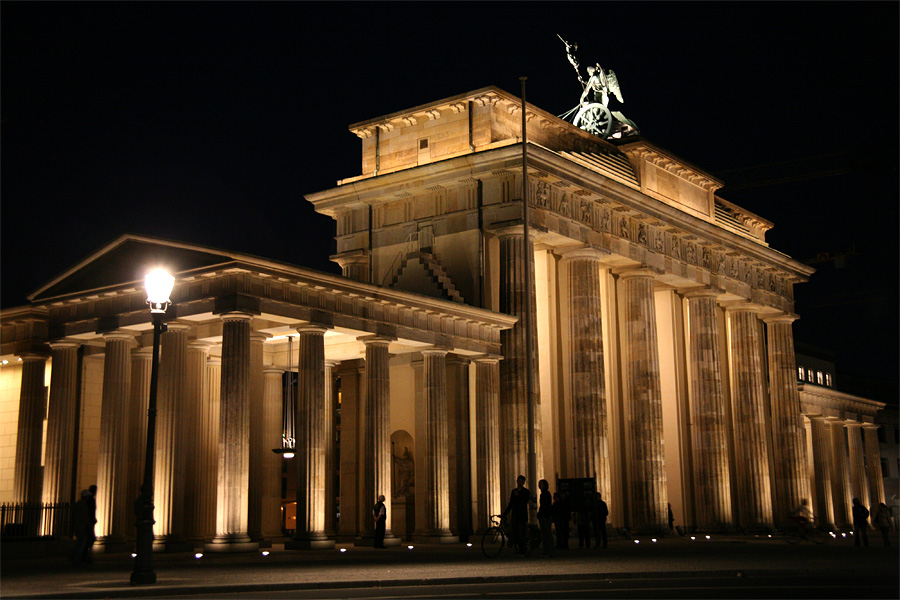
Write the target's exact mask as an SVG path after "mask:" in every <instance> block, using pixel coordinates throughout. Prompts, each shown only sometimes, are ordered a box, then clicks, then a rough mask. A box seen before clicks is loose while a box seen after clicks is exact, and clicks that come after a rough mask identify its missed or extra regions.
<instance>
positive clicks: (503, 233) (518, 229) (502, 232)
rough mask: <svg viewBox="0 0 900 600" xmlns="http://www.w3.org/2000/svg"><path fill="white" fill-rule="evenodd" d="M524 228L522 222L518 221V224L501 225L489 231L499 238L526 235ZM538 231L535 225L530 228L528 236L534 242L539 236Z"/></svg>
mask: <svg viewBox="0 0 900 600" xmlns="http://www.w3.org/2000/svg"><path fill="white" fill-rule="evenodd" d="M522 229H523V228H522V224H521V223H517V224H516V225H509V226H507V227H500V228H498V229H493V230H489V231H490V233H492V234H494V235H495V236H497V237H498V238H510V237H525V232H524V231H523V230H522ZM537 233H538V232H537V231H535V230H534V228H533V227H530V228H529V229H528V238H529V239H530V240H531V241H532V242H533V241H534V239H535V238H536V237H537Z"/></svg>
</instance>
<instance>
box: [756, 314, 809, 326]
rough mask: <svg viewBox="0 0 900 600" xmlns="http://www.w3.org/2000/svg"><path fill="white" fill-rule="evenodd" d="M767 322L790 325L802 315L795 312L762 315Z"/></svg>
mask: <svg viewBox="0 0 900 600" xmlns="http://www.w3.org/2000/svg"><path fill="white" fill-rule="evenodd" d="M760 318H761V319H762V320H763V321H764V322H765V323H766V324H771V323H787V324H788V325H790V324H791V323H793V322H794V321H796V320H797V319H799V318H800V315H795V314H793V313H779V314H776V315H768V316H763V317H760Z"/></svg>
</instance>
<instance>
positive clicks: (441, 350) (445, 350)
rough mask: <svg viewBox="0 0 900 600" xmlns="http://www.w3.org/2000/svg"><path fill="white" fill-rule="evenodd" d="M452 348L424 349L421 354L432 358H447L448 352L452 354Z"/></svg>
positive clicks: (433, 347) (436, 347)
mask: <svg viewBox="0 0 900 600" xmlns="http://www.w3.org/2000/svg"><path fill="white" fill-rule="evenodd" d="M450 350H452V348H450V347H449V346H431V347H430V348H422V349H421V350H419V352H420V353H421V354H422V355H423V356H425V355H431V356H446V355H447V353H448V352H450Z"/></svg>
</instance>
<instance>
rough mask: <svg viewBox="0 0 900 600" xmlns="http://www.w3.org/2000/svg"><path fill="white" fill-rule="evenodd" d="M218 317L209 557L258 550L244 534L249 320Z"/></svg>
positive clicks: (238, 314)
mask: <svg viewBox="0 0 900 600" xmlns="http://www.w3.org/2000/svg"><path fill="white" fill-rule="evenodd" d="M252 318H253V316H252V315H250V314H247V313H241V312H229V313H224V314H223V315H222V385H221V398H220V413H219V457H218V458H219V460H218V463H219V465H218V468H219V479H218V501H217V513H218V518H217V523H216V537H215V538H213V540H212V542H210V543H208V544H206V546H205V547H206V550H207V551H209V552H250V551H253V550H256V549H258V548H259V544H257V543H256V542H252V541H251V540H250V536H249V535H248V533H247V507H248V489H247V488H248V486H249V483H250V473H249V470H250V414H249V412H250V320H251V319H252Z"/></svg>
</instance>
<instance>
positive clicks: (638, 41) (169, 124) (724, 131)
mask: <svg viewBox="0 0 900 600" xmlns="http://www.w3.org/2000/svg"><path fill="white" fill-rule="evenodd" d="M898 7H900V4H898V3H896V2H878V3H864V2H852V3H843V2H815V3H812V2H802V3H789V2H783V3H765V2H752V3H732V2H721V3H719V2H704V3H681V2H668V3H642V2H631V3H622V4H619V3H610V2H577V3H563V2H554V3H550V2H546V3H545V2H500V3H480V2H452V3H441V2H430V3H406V2H397V3H376V2H367V3H340V2H333V3H307V2H298V3H288V2H267V3H262V2H260V3H239V2H222V3H216V2H203V3H152V2H147V3H143V2H142V3H130V2H125V3H105V2H104V3H87V2H71V3H50V2H11V1H5V2H3V3H2V4H0V16H2V19H0V27H2V37H0V43H2V54H0V61H2V64H0V67H2V86H0V94H2V97H0V100H2V105H0V106H2V146H0V151H2V200H0V210H2V214H0V226H2V238H0V242H2V247H0V251H2V254H0V268H2V290H0V291H2V298H0V305H2V306H3V307H4V308H8V307H12V306H17V305H20V304H24V303H25V301H26V300H25V296H26V295H27V294H29V293H30V292H32V291H33V290H34V289H36V288H37V287H39V286H40V285H42V284H43V283H45V282H47V281H48V280H50V279H51V278H53V277H54V276H56V275H57V274H59V273H60V272H61V271H63V270H65V269H67V268H69V267H70V266H72V265H73V264H74V263H76V262H77V261H79V260H81V259H82V258H84V257H86V256H87V255H88V254H90V253H92V252H93V251H95V250H97V249H98V248H100V247H101V246H103V245H104V244H106V243H107V242H109V241H111V240H113V239H114V238H116V237H118V236H119V235H121V234H122V233H143V234H148V235H154V236H159V237H164V238H170V239H175V240H179V241H185V242H192V243H197V244H203V245H207V246H213V247H220V248H227V249H230V250H235V251H241V252H247V253H251V254H257V255H260V256H265V257H268V258H273V259H276V260H283V261H287V262H291V263H295V264H300V265H304V266H309V267H312V268H317V269H321V270H330V271H333V272H337V268H336V266H335V265H333V264H331V263H329V262H328V255H329V254H330V253H332V252H333V242H332V236H333V233H334V229H333V223H332V222H331V220H330V219H328V218H325V217H322V216H319V215H316V214H314V213H313V211H312V210H311V208H310V207H309V205H308V204H307V203H306V202H305V201H304V200H303V194H307V193H311V192H315V191H319V190H322V189H326V188H330V187H333V186H334V185H335V183H336V181H337V180H339V179H342V178H346V177H351V176H355V175H358V174H359V172H360V161H359V158H360V156H359V151H360V143H359V140H358V139H357V138H356V137H355V136H353V135H352V134H351V133H349V132H348V131H347V125H349V124H351V123H355V122H358V121H362V120H366V119H370V118H373V117H377V116H380V115H384V114H387V113H391V112H395V111H398V110H401V109H404V108H409V107H412V106H416V105H419V104H423V103H426V102H430V101H433V100H437V99H440V98H443V97H447V96H452V95H456V94H459V93H463V92H467V91H470V90H474V89H477V88H480V87H483V86H486V85H497V86H499V87H501V88H504V89H506V90H507V91H510V92H513V93H518V90H519V81H518V77H519V76H520V75H526V76H527V77H528V100H529V102H531V103H533V104H535V105H536V106H539V107H541V108H543V109H545V110H547V111H548V112H551V113H554V114H561V113H563V112H565V111H567V110H568V109H570V108H572V107H573V106H574V105H575V104H576V102H577V99H578V95H579V93H580V87H579V85H578V82H577V81H576V79H575V77H574V73H573V71H572V69H571V66H570V65H569V64H568V63H567V62H566V59H565V53H564V49H563V46H562V43H561V42H560V41H559V40H558V39H557V37H556V33H560V34H562V35H563V36H564V37H566V38H567V39H569V40H570V41H576V42H578V44H579V57H580V59H581V62H582V64H587V63H589V62H594V61H597V62H600V63H601V64H602V65H603V66H604V67H605V68H607V69H613V70H614V71H615V72H616V73H617V75H618V78H619V80H620V83H621V86H622V91H623V94H624V99H625V104H624V106H623V107H622V108H623V112H625V114H626V115H627V116H628V117H629V118H631V119H633V120H634V121H636V122H637V123H638V125H639V126H640V127H641V130H642V133H643V134H644V136H645V137H646V138H648V139H649V140H651V141H653V142H654V143H656V144H658V145H660V146H662V147H664V148H667V149H669V150H671V151H672V152H674V153H676V154H678V155H680V156H682V157H683V158H685V159H686V160H688V161H690V162H692V163H694V164H696V165H698V166H699V167H701V168H703V169H705V170H707V171H708V172H711V173H713V174H715V175H718V176H720V177H721V178H722V179H724V180H725V182H726V188H725V189H723V190H722V191H721V195H722V196H723V197H725V198H726V199H728V200H731V201H733V202H735V203H737V204H739V205H741V206H744V207H745V208H747V209H748V210H751V211H753V212H755V213H757V214H759V215H760V216H762V217H764V218H766V219H768V220H770V221H773V222H774V223H775V228H774V229H772V230H771V231H770V232H769V235H768V238H767V239H768V242H769V243H770V245H771V246H772V247H773V248H775V249H777V250H780V251H782V252H785V253H787V254H789V255H791V256H793V257H794V258H796V259H798V260H807V259H815V258H816V257H817V256H819V255H821V254H822V253H832V254H839V253H843V254H849V255H850V256H849V257H848V258H847V259H846V262H845V266H844V267H843V268H840V269H838V268H836V264H835V263H834V262H819V263H816V264H815V265H813V266H815V267H816V268H817V269H819V273H817V275H814V276H813V280H812V281H811V282H810V283H808V284H803V285H801V286H798V289H797V312H798V313H799V314H800V315H801V317H802V318H801V319H800V320H799V321H797V323H796V324H795V337H796V338H797V340H798V341H800V342H805V343H809V344H812V345H814V346H817V347H820V348H823V349H825V350H827V351H830V352H832V353H833V354H834V357H835V360H836V362H837V363H838V383H839V384H840V383H841V381H842V380H841V375H842V373H844V374H846V377H844V380H843V381H845V382H847V383H848V384H850V383H851V382H853V381H856V379H855V378H856V377H864V378H866V379H867V380H869V382H870V383H871V382H873V381H876V380H879V379H880V380H881V381H882V385H875V386H874V387H873V386H871V385H869V386H868V387H866V386H863V387H855V388H853V387H852V386H851V388H852V389H850V390H849V391H857V392H859V393H863V392H865V393H869V394H870V396H872V397H874V396H877V397H878V399H881V400H887V401H893V402H896V398H897V379H898V377H897V367H898V362H900V358H898V335H897V334H898V327H900V325H898V317H897V314H898V268H897V258H898V256H900V253H898V243H897V238H898V202H900V200H898V173H897V164H898V131H900V125H898V111H900V105H898V72H900V65H898V56H900V47H898V22H900V19H898V17H900V10H898ZM729 184H730V185H731V186H732V188H731V189H730V188H729V187H728V186H729ZM876 383H877V382H876ZM860 385H862V384H860ZM872 390H874V391H872Z"/></svg>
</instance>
